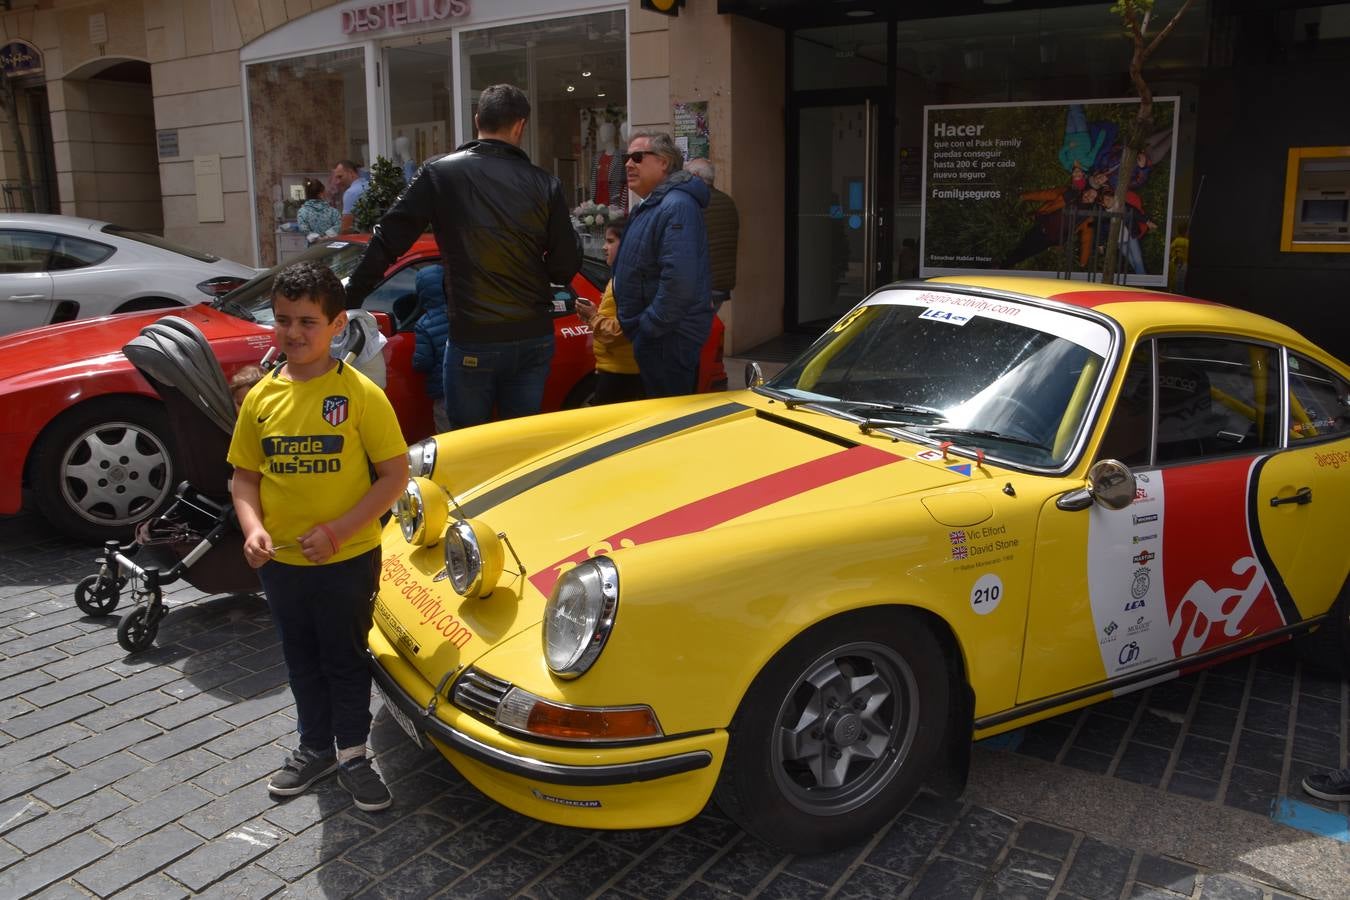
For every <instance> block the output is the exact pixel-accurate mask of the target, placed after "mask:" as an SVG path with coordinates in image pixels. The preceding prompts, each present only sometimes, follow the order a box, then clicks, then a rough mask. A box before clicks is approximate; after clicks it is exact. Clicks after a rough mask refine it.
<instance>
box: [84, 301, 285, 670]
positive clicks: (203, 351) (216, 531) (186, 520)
mask: <svg viewBox="0 0 1350 900" xmlns="http://www.w3.org/2000/svg"><path fill="white" fill-rule="evenodd" d="M122 353H123V354H125V355H126V357H127V359H129V360H131V363H132V365H134V366H135V367H136V368H137V369H138V370H139V371H140V373H141V374H142V375H144V376H145V379H146V380H147V381H149V382H150V386H151V387H153V388H154V389H155V392H156V393H158V394H159V396H160V398H161V399H162V400H163V401H164V405H165V407H166V408H167V409H168V412H169V422H170V424H171V428H172V436H173V441H174V444H175V446H176V448H177V456H176V463H177V465H178V466H179V473H180V474H181V475H182V476H183V481H182V482H180V483H179V485H178V490H177V492H176V494H175V496H174V499H173V502H172V503H171V504H170V505H169V507H168V508H167V509H166V510H165V511H164V512H163V513H161V514H160V515H158V516H155V517H154V518H151V519H147V520H146V521H144V522H142V523H140V524H139V525H138V526H136V532H135V538H134V539H133V540H132V542H131V543H129V544H126V545H119V544H118V543H117V541H108V542H107V543H106V544H104V546H103V556H101V557H100V558H99V559H98V563H99V570H98V572H96V573H95V574H93V575H90V576H88V577H86V578H85V579H84V580H83V581H81V582H80V583H79V584H78V585H77V586H76V588H75V603H76V605H77V606H79V608H80V609H81V610H83V611H84V612H85V613H86V614H88V615H91V616H103V615H107V614H109V613H111V612H112V611H113V610H114V609H116V608H117V605H118V603H119V602H120V601H121V596H122V590H123V588H125V587H126V586H127V585H128V584H129V585H130V586H131V596H132V599H133V600H134V602H135V604H136V605H135V608H134V609H132V610H131V611H130V612H128V613H127V614H126V615H125V616H123V617H122V621H121V623H120V624H119V625H118V626H117V642H118V643H119V644H121V645H122V648H123V649H124V650H127V651H128V652H132V653H134V652H137V651H140V650H144V649H146V648H147V647H149V646H150V645H151V644H152V643H153V642H154V640H155V635H156V634H157V633H158V632H159V623H160V620H161V619H163V618H164V616H165V614H166V613H167V611H168V610H167V609H166V607H165V605H164V597H163V587H164V585H167V584H170V583H172V582H175V581H177V580H178V579H180V578H184V579H186V580H187V582H188V583H189V584H191V585H192V586H193V587H195V588H197V589H198V590H201V591H205V592H207V593H210V594H257V593H259V592H260V591H261V586H260V585H259V583H258V575H257V572H256V571H254V570H253V569H251V568H250V567H249V566H248V564H247V563H245V562H244V553H243V535H242V534H241V533H240V531H239V526H238V522H237V521H236V519H235V514H234V506H233V504H232V503H231V500H230V490H229V481H230V476H231V474H232V471H233V470H232V469H231V467H230V465H229V463H227V462H226V461H225V454H226V451H227V450H228V449H229V446H230V435H231V434H232V432H233V430H234V401H233V399H232V398H231V397H230V391H229V386H228V385H227V384H226V382H225V376H224V374H223V373H222V372H221V370H220V364H219V363H218V362H216V358H215V355H214V354H213V353H212V352H211V347H210V345H209V344H208V343H207V341H206V337H205V335H203V334H202V333H201V331H199V330H198V329H197V327H196V326H195V325H193V324H192V323H191V322H188V321H187V320H185V319H181V318H178V317H177V316H165V317H164V318H162V319H159V320H158V321H156V322H152V323H151V324H149V325H147V326H145V327H144V328H142V329H141V333H140V335H139V336H138V337H135V338H132V340H131V341H130V342H129V343H128V344H127V345H126V346H125V347H123V348H122Z"/></svg>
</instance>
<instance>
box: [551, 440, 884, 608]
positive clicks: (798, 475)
mask: <svg viewBox="0 0 1350 900" xmlns="http://www.w3.org/2000/svg"><path fill="white" fill-rule="evenodd" d="M902 459H904V457H903V456H899V455H898V454H894V453H887V452H886V451H884V450H878V449H876V448H875V447H868V446H863V445H859V446H856V447H850V448H848V449H847V450H842V451H840V452H838V453H831V454H830V455H829V456H822V457H820V458H819V459H813V460H811V461H810V462H804V463H801V464H799V465H796V466H792V467H791V468H787V469H783V470H782V471H781V472H774V473H773V474H772V475H765V476H763V477H762V478H756V479H754V480H753V481H747V482H746V483H745V484H738V485H737V486H736V487H733V488H727V489H726V490H724V491H719V492H718V493H716V494H712V495H710V496H707V497H704V498H702V499H700V500H695V501H693V502H691V503H686V504H685V505H684V506H679V507H676V508H675V509H672V510H670V511H668V512H664V513H662V514H661V515H659V516H655V517H653V518H651V519H647V520H646V521H645V522H638V523H637V524H635V525H633V526H631V527H629V528H625V529H624V530H623V531H620V532H618V533H617V534H613V535H610V536H609V537H608V538H606V539H605V540H603V541H600V542H598V543H596V544H592V545H591V546H590V547H587V548H585V549H582V550H578V551H577V552H576V553H573V554H572V555H571V556H568V557H566V558H565V559H561V560H559V561H558V562H556V563H554V564H553V565H551V566H549V567H547V568H545V569H543V570H541V571H539V572H536V573H535V574H534V575H532V576H530V583H531V584H533V585H534V586H535V588H537V589H538V590H539V592H540V593H541V594H543V595H544V596H545V597H547V596H549V595H550V594H551V593H552V592H553V585H554V584H556V583H557V581H558V578H559V577H560V576H561V575H562V574H563V573H564V572H566V571H567V570H568V569H570V568H572V567H573V566H575V565H576V564H577V563H580V562H583V561H585V560H587V559H589V558H590V557H592V556H598V555H600V554H603V553H608V552H610V551H611V550H617V549H620V548H623V547H636V546H637V545H639V544H647V543H651V542H652V541H659V540H662V539H664V538H669V537H675V536H676V535H681V534H692V533H693V532H695V531H703V530H704V529H706V528H711V527H713V526H714V525H720V524H722V523H723V522H729V521H730V520H732V519H735V518H737V517H738V516H743V515H745V514H746V513H750V512H754V511H755V510H757V509H762V508H764V507H766V506H770V505H772V504H774V503H778V502H779V501H781V500H786V499H788V498H789V497H795V496H797V495H798V494H804V493H806V492H807V491H809V490H812V489H814V488H818V487H823V486H825V485H827V484H832V483H834V482H836V481H842V480H843V479H845V478H849V477H851V476H853V475H858V474H861V473H863V472H867V471H870V470H872V469H876V468H879V467H881V466H884V465H887V464H888V463H893V462H899V461H900V460H902Z"/></svg>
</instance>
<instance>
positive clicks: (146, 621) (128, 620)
mask: <svg viewBox="0 0 1350 900" xmlns="http://www.w3.org/2000/svg"><path fill="white" fill-rule="evenodd" d="M157 634H159V619H158V618H157V617H154V616H151V615H150V607H148V606H138V607H136V608H135V609H133V610H132V611H131V612H129V613H127V614H126V615H125V616H123V617H122V621H121V622H119V623H117V643H119V644H121V645H122V649H123V650H125V651H127V652H128V653H140V652H141V651H142V650H145V649H146V648H148V647H149V646H150V645H151V644H153V643H154V642H155V635H157Z"/></svg>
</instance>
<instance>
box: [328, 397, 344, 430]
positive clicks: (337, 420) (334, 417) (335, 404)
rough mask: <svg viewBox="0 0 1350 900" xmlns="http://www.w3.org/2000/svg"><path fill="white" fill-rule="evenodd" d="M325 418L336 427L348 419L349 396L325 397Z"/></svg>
mask: <svg viewBox="0 0 1350 900" xmlns="http://www.w3.org/2000/svg"><path fill="white" fill-rule="evenodd" d="M323 420H324V421H325V422H327V423H328V424H329V425H332V426H333V427H334V428H336V427H338V426H339V425H341V424H342V423H343V422H345V421H347V398H346V397H324V398H323Z"/></svg>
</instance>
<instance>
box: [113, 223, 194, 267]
mask: <svg viewBox="0 0 1350 900" xmlns="http://www.w3.org/2000/svg"><path fill="white" fill-rule="evenodd" d="M103 233H104V234H111V235H116V236H117V237H120V238H126V239H127V240H129V241H138V242H140V243H142V244H149V245H150V246H151V247H158V248H159V249H160V250H167V251H169V252H170V253H177V254H178V255H179V256H187V257H191V258H192V259H195V260H197V261H198V262H208V263H212V262H220V257H219V256H215V255H213V254H210V253H206V252H205V251H202V250H194V249H193V248H192V247H184V246H183V245H182V244H175V243H174V242H173V241H166V240H164V238H162V237H160V236H159V235H156V234H146V233H145V232H143V231H132V230H131V229H130V228H123V227H122V226H120V225H104V226H103Z"/></svg>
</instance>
